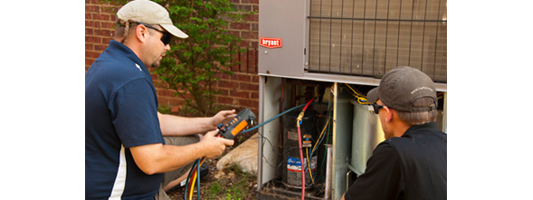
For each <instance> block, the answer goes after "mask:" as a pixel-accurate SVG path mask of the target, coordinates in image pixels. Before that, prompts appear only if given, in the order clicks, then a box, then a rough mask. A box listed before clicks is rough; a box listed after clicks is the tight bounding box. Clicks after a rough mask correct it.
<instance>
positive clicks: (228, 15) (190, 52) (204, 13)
mask: <svg viewBox="0 0 533 200" xmlns="http://www.w3.org/2000/svg"><path fill="white" fill-rule="evenodd" d="M104 1H105V2H111V3H113V4H116V5H123V4H125V3H126V2H127V1H125V0H104ZM154 2H157V3H159V4H160V5H162V6H164V7H166V9H167V10H168V11H169V13H170V18H171V19H172V21H173V22H174V25H175V26H176V27H178V28H179V29H181V30H182V31H184V32H185V33H187V35H189V37H188V38H186V39H174V40H172V42H171V50H170V51H169V52H168V53H167V56H165V58H163V60H162V61H161V65H160V67H158V68H156V70H154V71H153V73H154V74H157V75H159V77H160V79H161V80H162V81H163V82H165V83H167V85H168V88H170V89H173V90H175V91H176V95H177V96H180V97H181V98H183V99H184V100H185V106H188V107H191V108H194V109H197V110H198V111H200V112H201V113H202V114H203V115H207V112H208V111H209V110H210V109H211V107H212V106H213V103H214V95H215V94H217V91H216V90H215V89H214V87H213V86H214V85H215V84H216V82H217V81H218V78H216V77H215V75H216V74H217V73H225V74H230V75H231V74H232V72H231V71H230V70H229V67H230V66H233V65H236V64H238V62H236V61H234V60H233V55H235V54H237V53H238V52H239V51H240V48H239V47H238V46H237V44H238V43H240V41H241V39H240V38H239V37H237V36H234V35H232V34H230V33H229V31H228V30H227V29H228V27H229V24H230V23H233V22H242V21H243V14H242V13H244V12H243V11H238V10H237V9H236V7H235V5H233V4H232V3H231V2H230V1H229V0H154ZM250 13H253V12H250ZM245 14H246V13H245Z"/></svg>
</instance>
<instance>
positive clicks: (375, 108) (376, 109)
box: [372, 103, 385, 114]
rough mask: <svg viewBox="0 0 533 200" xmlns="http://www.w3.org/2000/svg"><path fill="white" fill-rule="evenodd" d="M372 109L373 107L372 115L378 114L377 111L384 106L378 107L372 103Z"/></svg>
mask: <svg viewBox="0 0 533 200" xmlns="http://www.w3.org/2000/svg"><path fill="white" fill-rule="evenodd" d="M372 107H374V113H376V114H379V109H382V108H383V107H385V106H382V105H378V104H377V103H372Z"/></svg>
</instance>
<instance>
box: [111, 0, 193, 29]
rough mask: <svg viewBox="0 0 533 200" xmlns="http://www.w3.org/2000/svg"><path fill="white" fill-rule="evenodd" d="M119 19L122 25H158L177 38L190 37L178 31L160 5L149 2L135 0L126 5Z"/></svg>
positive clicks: (120, 12) (146, 0)
mask: <svg viewBox="0 0 533 200" xmlns="http://www.w3.org/2000/svg"><path fill="white" fill-rule="evenodd" d="M117 18H118V19H119V20H120V22H121V23H123V22H126V21H129V20H131V21H137V22H142V23H146V24H157V25H159V26H161V27H163V28H164V29H165V30H166V31H168V32H169V33H170V34H172V35H173V36H175V37H179V38H187V37H189V36H188V35H187V34H185V33H184V32H183V31H181V30H180V29H178V28H177V27H176V26H174V24H173V23H172V20H170V16H169V14H168V11H167V10H166V9H165V8H164V7H163V6H161V5H159V4H158V3H155V2H153V1H149V0H134V1H130V2H128V3H126V4H125V5H124V6H122V8H120V10H119V11H118V12H117Z"/></svg>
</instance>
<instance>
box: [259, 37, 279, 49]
mask: <svg viewBox="0 0 533 200" xmlns="http://www.w3.org/2000/svg"><path fill="white" fill-rule="evenodd" d="M259 46H263V47H266V48H271V49H272V48H280V47H282V46H283V45H282V43H281V38H267V37H261V38H259Z"/></svg>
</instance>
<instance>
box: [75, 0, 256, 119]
mask: <svg viewBox="0 0 533 200" xmlns="http://www.w3.org/2000/svg"><path fill="white" fill-rule="evenodd" d="M231 2H232V3H233V4H235V5H236V6H237V9H243V10H245V11H255V12H256V14H254V15H249V16H247V17H245V20H246V22H245V23H233V24H231V25H230V27H228V30H229V31H230V33H231V34H234V35H236V36H239V37H241V39H242V41H241V43H240V44H239V46H240V47H241V48H243V49H245V52H244V53H240V54H239V55H236V56H235V59H236V60H240V61H241V64H240V65H236V66H232V67H231V71H233V73H234V74H233V75H227V74H218V75H217V77H218V78H220V81H219V82H218V84H217V85H216V86H215V87H216V89H218V90H220V91H221V94H220V95H217V96H216V100H215V101H216V103H218V104H223V105H232V106H237V107H248V108H250V109H251V110H252V111H253V112H254V113H256V114H257V113H258V110H259V76H258V75H257V46H258V38H259V36H258V29H259V24H258V22H259V19H258V18H259V13H258V11H259V0H231ZM113 8H114V10H113ZM119 8H120V6H118V7H116V6H112V5H109V4H107V3H100V0H85V71H87V69H89V67H90V66H91V64H92V63H93V62H94V60H95V59H96V58H98V56H99V55H100V53H102V51H103V50H104V49H105V48H107V45H108V44H109V41H110V40H112V39H113V38H114V34H115V31H114V25H115V22H116V15H115V13H116V11H117V10H118V9H119ZM152 78H153V80H154V85H155V86H156V90H157V95H158V99H159V104H160V105H166V106H170V107H173V106H178V105H181V104H183V100H182V99H180V98H179V97H176V96H174V91H173V90H169V89H165V88H164V84H161V81H160V80H159V79H158V77H157V76H156V75H152Z"/></svg>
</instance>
